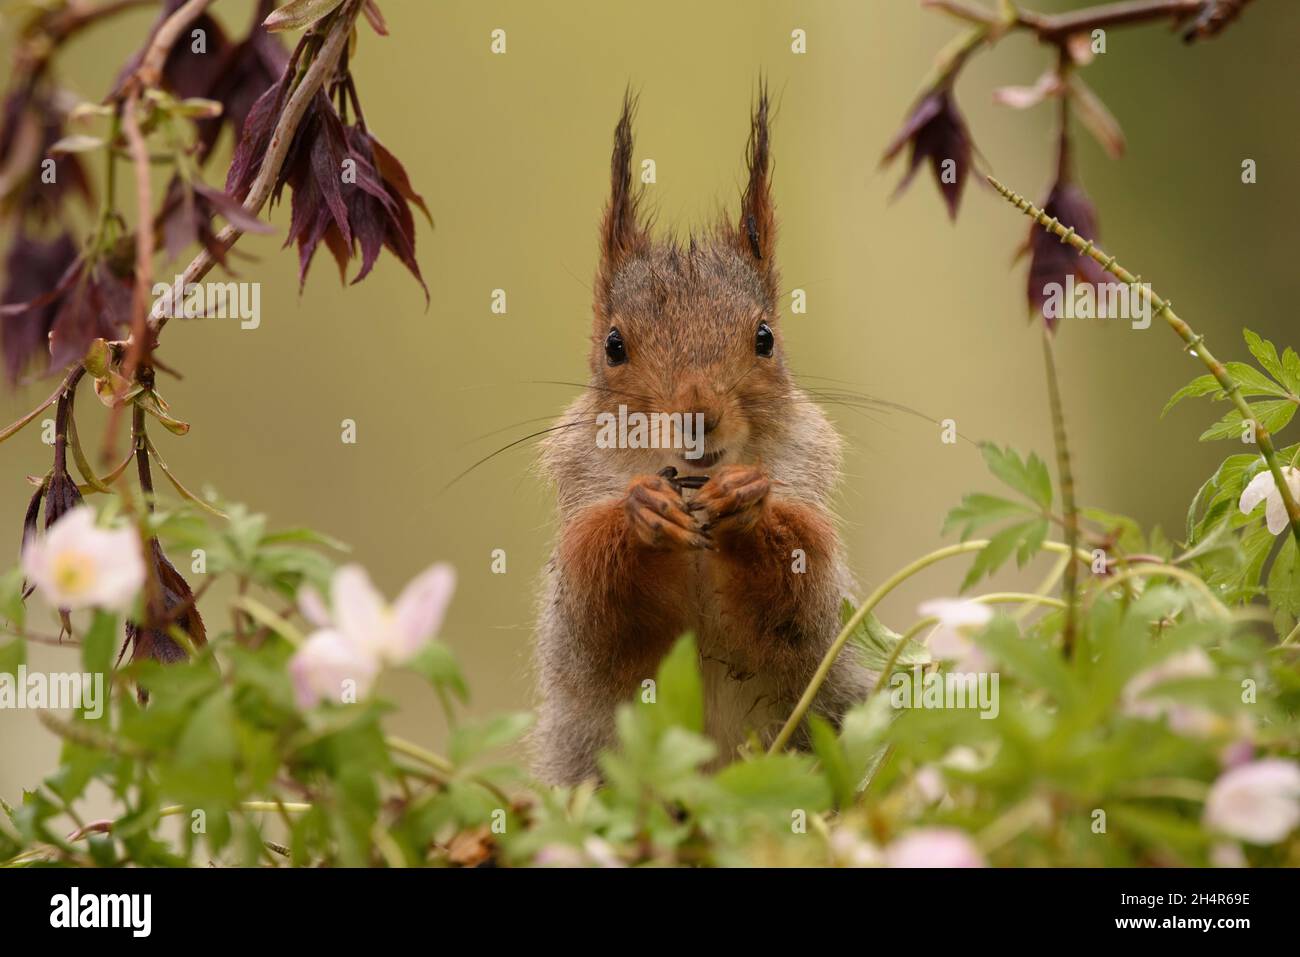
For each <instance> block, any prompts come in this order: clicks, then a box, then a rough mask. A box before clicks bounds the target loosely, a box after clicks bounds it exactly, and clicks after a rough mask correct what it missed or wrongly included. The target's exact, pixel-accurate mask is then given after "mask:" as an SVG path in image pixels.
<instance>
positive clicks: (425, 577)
mask: <svg viewBox="0 0 1300 957" xmlns="http://www.w3.org/2000/svg"><path fill="white" fill-rule="evenodd" d="M455 588H456V573H455V572H454V571H453V570H452V568H451V566H450V565H444V564H438V565H434V566H433V567H432V568H430V569H429V570H428V571H426V572H424V573H422V574H420V575H418V576H416V578H414V579H413V580H412V581H411V583H410V584H409V585H407V586H406V587H405V588H404V589H402V594H401V595H399V596H398V598H397V601H396V603H395V604H393V605H392V606H391V607H390V606H389V605H388V604H387V602H385V601H384V596H383V595H381V594H380V593H379V592H378V590H376V588H375V586H374V585H373V584H371V581H370V576H369V575H367V574H366V572H365V569H363V568H362V567H361V566H360V565H345V566H344V567H343V568H340V569H339V570H338V571H337V572H335V573H334V580H333V581H332V582H331V583H330V594H331V598H332V600H333V604H332V616H331V620H332V622H333V625H334V627H335V628H336V629H337V630H338V631H340V632H341V633H342V634H343V635H344V637H346V638H347V639H348V640H349V641H351V642H352V643H353V644H354V645H356V646H357V647H358V648H361V649H363V650H365V651H367V652H369V653H370V654H373V655H374V656H375V657H377V658H379V659H380V660H381V661H383V662H385V663H387V664H396V665H400V664H405V663H406V662H408V661H410V660H411V659H412V658H414V657H415V656H416V655H417V654H419V653H420V650H421V649H422V648H423V647H424V646H425V645H426V644H427V643H428V642H429V641H430V639H432V638H433V637H434V636H435V635H436V634H437V633H438V629H439V627H441V625H442V619H443V616H444V615H445V614H446V611H447V604H448V602H450V601H451V594H452V592H453V591H454V590H455ZM308 606H309V607H310V608H311V611H312V613H313V614H319V603H317V602H312V601H311V600H310V599H309V600H308ZM306 613H307V608H304V614H306Z"/></svg>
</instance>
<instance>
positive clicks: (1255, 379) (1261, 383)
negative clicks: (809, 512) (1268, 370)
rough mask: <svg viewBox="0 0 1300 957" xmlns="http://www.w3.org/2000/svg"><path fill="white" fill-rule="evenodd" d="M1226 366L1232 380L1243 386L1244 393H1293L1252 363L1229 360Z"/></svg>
mask: <svg viewBox="0 0 1300 957" xmlns="http://www.w3.org/2000/svg"><path fill="white" fill-rule="evenodd" d="M1224 368H1225V369H1227V370H1228V375H1230V376H1232V380H1233V381H1234V382H1236V383H1237V384H1238V385H1239V386H1241V394H1242V395H1277V396H1288V395H1290V394H1291V393H1289V392H1288V391H1287V390H1286V388H1285V387H1284V386H1280V385H1278V384H1277V383H1276V382H1274V381H1273V380H1272V379H1270V378H1269V377H1268V376H1266V375H1264V373H1262V372H1260V371H1259V370H1258V369H1256V368H1255V367H1254V366H1252V365H1247V364H1246V363H1244V362H1229V363H1227V364H1225V366H1224Z"/></svg>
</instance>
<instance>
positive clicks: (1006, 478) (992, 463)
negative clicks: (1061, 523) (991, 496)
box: [980, 442, 1052, 509]
mask: <svg viewBox="0 0 1300 957" xmlns="http://www.w3.org/2000/svg"><path fill="white" fill-rule="evenodd" d="M980 450H981V451H982V452H983V453H984V462H985V464H986V465H988V468H989V471H990V472H992V473H993V474H994V476H996V477H997V479H998V480H999V481H1001V482H1002V483H1003V484H1004V485H1007V486H1009V487H1010V488H1013V489H1015V490H1016V491H1017V492H1019V493H1020V494H1021V495H1023V496H1025V497H1026V498H1027V499H1029V500H1030V501H1031V502H1034V503H1035V504H1037V505H1039V506H1041V507H1042V508H1044V509H1050V508H1051V507H1052V477H1051V475H1050V474H1049V473H1048V471H1047V465H1046V464H1045V463H1044V462H1043V460H1042V459H1040V458H1039V457H1038V456H1037V455H1035V454H1034V453H1033V452H1030V453H1029V457H1028V458H1027V459H1024V460H1022V459H1021V458H1020V456H1019V455H1017V454H1016V452H1015V450H1014V449H1012V448H1011V447H1010V446H1008V447H1007V448H1006V449H999V448H998V447H997V446H996V445H994V444H993V443H992V442H984V443H981V445H980Z"/></svg>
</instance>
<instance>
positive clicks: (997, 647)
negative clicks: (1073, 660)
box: [972, 615, 1075, 706]
mask: <svg viewBox="0 0 1300 957" xmlns="http://www.w3.org/2000/svg"><path fill="white" fill-rule="evenodd" d="M972 640H973V641H974V642H975V644H976V645H978V646H979V647H980V648H982V649H983V650H985V651H987V652H988V653H989V654H990V656H992V657H993V658H994V659H995V660H996V661H999V662H1001V663H1002V664H1004V665H1005V666H1006V667H1007V668H1008V669H1009V670H1010V671H1011V672H1012V673H1014V674H1016V675H1018V676H1019V677H1021V678H1022V679H1024V680H1026V681H1028V682H1030V683H1031V684H1033V685H1036V686H1037V687H1039V688H1042V689H1043V690H1044V691H1047V692H1048V693H1050V694H1051V695H1052V697H1054V698H1055V699H1056V700H1057V702H1058V703H1059V704H1061V705H1062V706H1065V705H1068V704H1070V703H1071V702H1072V701H1073V700H1074V698H1075V694H1074V682H1073V681H1072V680H1071V677H1070V673H1069V670H1068V669H1067V668H1066V666H1065V663H1064V659H1063V658H1062V657H1061V653H1060V651H1059V650H1058V649H1056V648H1054V647H1052V646H1051V645H1049V644H1048V643H1047V642H1044V641H1037V640H1034V639H1030V638H1024V637H1021V634H1020V630H1019V629H1018V628H1017V627H1016V624H1015V622H1014V621H1012V620H1011V619H1010V618H1008V617H1007V616H1005V615H998V616H997V617H996V618H994V619H993V621H992V622H990V623H989V625H988V627H987V628H985V629H984V630H983V631H982V632H980V633H978V634H976V635H974V636H973V638H972Z"/></svg>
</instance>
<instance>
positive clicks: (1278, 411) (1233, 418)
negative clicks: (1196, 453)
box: [1200, 399, 1297, 442]
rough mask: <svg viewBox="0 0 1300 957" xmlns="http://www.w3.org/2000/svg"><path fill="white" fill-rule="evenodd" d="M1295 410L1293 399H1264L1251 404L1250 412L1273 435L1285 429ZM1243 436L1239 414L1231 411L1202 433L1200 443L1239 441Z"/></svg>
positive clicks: (1233, 410) (1243, 431)
mask: <svg viewBox="0 0 1300 957" xmlns="http://www.w3.org/2000/svg"><path fill="white" fill-rule="evenodd" d="M1296 408H1297V406H1296V402H1295V400H1293V399H1265V400H1263V401H1262V402H1253V403H1251V411H1252V412H1253V413H1254V417H1255V419H1256V420H1257V421H1258V422H1259V423H1260V424H1261V425H1263V426H1264V428H1266V429H1268V431H1269V432H1271V433H1274V434H1276V433H1277V432H1280V431H1282V429H1283V428H1285V427H1286V424H1287V423H1288V422H1290V421H1291V417H1292V416H1294V415H1295V413H1296ZM1243 435H1245V428H1244V427H1243V425H1242V417H1241V412H1240V411H1239V410H1237V409H1232V410H1231V411H1230V412H1228V414H1227V415H1225V416H1224V417H1223V418H1221V419H1220V420H1219V421H1218V422H1216V423H1214V425H1212V426H1210V427H1209V428H1208V429H1206V430H1205V431H1204V432H1202V433H1201V435H1200V441H1201V442H1214V441H1216V440H1219V439H1240V438H1241V437H1242V436H1243Z"/></svg>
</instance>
